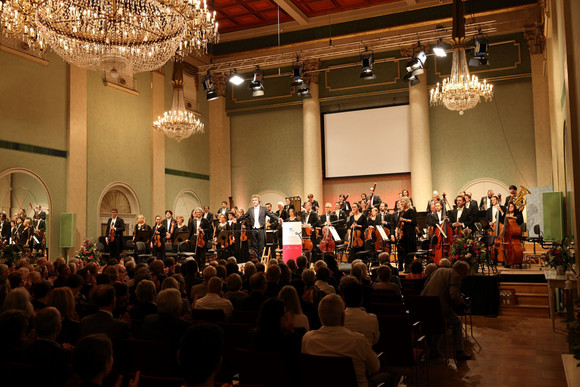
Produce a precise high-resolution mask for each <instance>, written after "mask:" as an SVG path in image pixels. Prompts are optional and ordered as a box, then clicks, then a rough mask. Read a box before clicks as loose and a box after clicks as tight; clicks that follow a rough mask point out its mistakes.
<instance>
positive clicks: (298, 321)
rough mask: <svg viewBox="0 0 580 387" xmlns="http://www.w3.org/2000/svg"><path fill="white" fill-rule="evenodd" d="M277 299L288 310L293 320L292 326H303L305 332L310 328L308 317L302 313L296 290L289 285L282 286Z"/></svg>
mask: <svg viewBox="0 0 580 387" xmlns="http://www.w3.org/2000/svg"><path fill="white" fill-rule="evenodd" d="M278 299H280V300H282V301H283V302H284V305H286V311H287V312H290V314H291V315H292V318H293V321H294V328H304V329H305V330H306V332H308V331H309V330H310V324H309V323H308V317H306V315H305V314H304V313H302V306H301V305H300V299H299V298H298V292H297V291H296V289H294V287H292V286H290V285H286V286H284V287H283V288H282V289H280V293H278Z"/></svg>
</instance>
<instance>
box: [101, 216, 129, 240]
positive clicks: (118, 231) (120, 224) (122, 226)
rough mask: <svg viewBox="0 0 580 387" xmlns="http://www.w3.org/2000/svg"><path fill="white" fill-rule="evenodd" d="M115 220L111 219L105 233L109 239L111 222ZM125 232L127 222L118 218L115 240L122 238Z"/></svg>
mask: <svg viewBox="0 0 580 387" xmlns="http://www.w3.org/2000/svg"><path fill="white" fill-rule="evenodd" d="M112 220H113V218H109V220H107V231H106V232H105V237H107V238H108V237H109V232H110V230H111V221H112ZM124 232H125V221H124V220H123V219H122V218H120V217H118V216H117V220H115V239H117V238H122V237H123V233H124Z"/></svg>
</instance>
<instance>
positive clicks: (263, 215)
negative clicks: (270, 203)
mask: <svg viewBox="0 0 580 387" xmlns="http://www.w3.org/2000/svg"><path fill="white" fill-rule="evenodd" d="M266 215H268V216H269V217H270V223H272V221H276V222H277V221H278V220H279V219H280V218H278V216H277V215H276V214H274V213H273V212H270V211H268V210H267V209H266V207H264V206H260V212H259V215H258V223H259V224H260V227H264V226H265V225H266ZM245 219H248V221H247V222H246V225H247V227H248V228H250V229H251V228H253V227H254V223H255V219H254V207H250V208H249V209H248V211H247V212H246V213H245V214H244V215H242V216H240V217H239V218H237V221H238V222H241V221H242V220H245Z"/></svg>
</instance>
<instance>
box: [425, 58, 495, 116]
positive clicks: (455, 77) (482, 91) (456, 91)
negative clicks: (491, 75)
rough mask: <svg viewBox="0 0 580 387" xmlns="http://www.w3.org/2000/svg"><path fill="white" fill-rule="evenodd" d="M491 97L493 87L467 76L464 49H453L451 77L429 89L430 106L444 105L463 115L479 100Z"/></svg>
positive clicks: (467, 70) (473, 76)
mask: <svg viewBox="0 0 580 387" xmlns="http://www.w3.org/2000/svg"><path fill="white" fill-rule="evenodd" d="M492 97H493V85H491V84H489V83H487V81H486V80H484V81H483V82H480V81H479V79H478V77H476V76H475V75H471V76H470V75H469V69H468V67H467V60H466V58H465V47H455V48H453V61H452V64H451V76H450V77H448V78H447V79H444V80H443V83H442V84H441V85H440V84H439V82H437V86H436V87H435V88H434V89H431V97H430V103H431V105H432V106H433V105H445V107H446V108H447V109H449V110H453V111H458V112H459V114H460V115H463V112H464V111H465V110H469V109H473V108H474V107H475V105H477V104H478V103H479V101H480V100H481V98H483V99H485V100H486V101H489V100H491V98H492Z"/></svg>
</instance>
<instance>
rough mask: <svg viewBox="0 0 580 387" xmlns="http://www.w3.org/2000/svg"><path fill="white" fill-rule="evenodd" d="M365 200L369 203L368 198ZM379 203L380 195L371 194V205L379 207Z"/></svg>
mask: <svg viewBox="0 0 580 387" xmlns="http://www.w3.org/2000/svg"><path fill="white" fill-rule="evenodd" d="M367 202H368V203H369V205H370V204H371V201H370V198H369V200H367ZM380 205H381V197H380V196H379V195H377V194H375V196H373V205H372V206H373V207H376V208H379V206H380Z"/></svg>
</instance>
